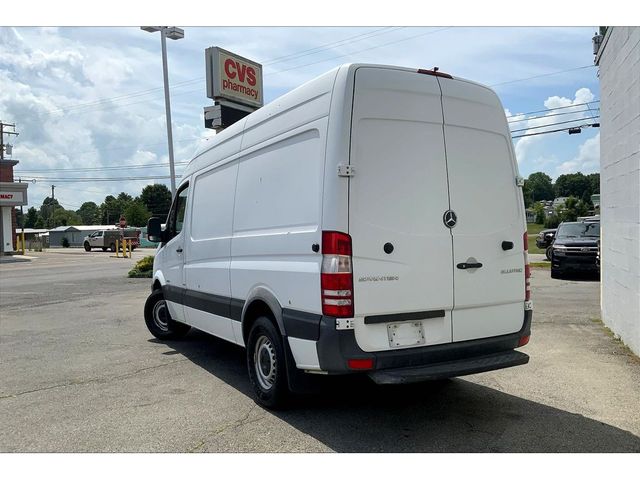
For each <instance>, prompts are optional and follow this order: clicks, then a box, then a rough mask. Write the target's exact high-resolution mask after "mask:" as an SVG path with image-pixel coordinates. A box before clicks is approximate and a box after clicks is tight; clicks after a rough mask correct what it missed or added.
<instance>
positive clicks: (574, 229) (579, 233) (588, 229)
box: [556, 223, 600, 238]
mask: <svg viewBox="0 0 640 480" xmlns="http://www.w3.org/2000/svg"><path fill="white" fill-rule="evenodd" d="M556 237H557V238H577V237H595V238H599V237H600V224H599V223H564V224H562V225H560V226H559V227H558V233H557V234H556Z"/></svg>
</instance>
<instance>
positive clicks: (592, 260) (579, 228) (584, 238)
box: [551, 222, 600, 278]
mask: <svg viewBox="0 0 640 480" xmlns="http://www.w3.org/2000/svg"><path fill="white" fill-rule="evenodd" d="M599 239H600V223H599V222H564V223H561V224H560V226H559V227H558V231H557V232H556V237H555V240H554V242H553V245H552V246H551V278H561V277H562V276H563V275H564V274H565V273H566V272H568V271H578V272H599V270H600V267H599V266H598V263H597V262H596V258H597V255H598V240H599Z"/></svg>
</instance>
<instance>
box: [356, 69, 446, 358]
mask: <svg viewBox="0 0 640 480" xmlns="http://www.w3.org/2000/svg"><path fill="white" fill-rule="evenodd" d="M350 163H351V165H352V167H353V168H354V172H355V173H354V175H353V177H351V178H350V181H349V185H350V186H349V188H350V190H349V234H350V235H351V237H352V246H353V282H354V306H355V322H354V324H355V326H354V328H355V337H356V341H357V342H358V345H359V346H360V348H362V349H363V350H365V351H380V350H390V349H394V348H408V347H412V346H420V345H433V344H439V343H446V342H451V338H452V334H451V309H452V307H453V272H452V238H451V232H450V231H449V229H448V228H446V227H445V226H444V224H443V220H442V218H443V214H444V212H445V211H446V210H448V208H449V197H448V188H447V169H446V161H445V150H444V138H443V118H442V105H441V95H440V88H439V86H438V82H437V80H436V78H435V77H432V76H427V75H421V74H418V73H416V72H411V71H404V70H394V69H383V68H369V67H360V68H358V69H357V70H356V73H355V90H354V101H353V114H352V137H351V150H350ZM409 320H412V321H413V322H408V323H405V324H404V325H399V326H398V329H399V330H398V331H400V330H402V332H401V334H400V335H399V336H398V341H397V342H396V341H394V340H392V337H391V336H390V335H391V333H390V328H393V325H391V326H389V324H390V323H391V324H394V323H397V322H403V321H409ZM416 322H418V323H420V324H421V326H422V331H423V333H424V339H420V337H419V333H417V332H418V331H419V328H418V329H416V328H413V327H411V326H410V324H411V323H416ZM412 341H415V344H411V342H412Z"/></svg>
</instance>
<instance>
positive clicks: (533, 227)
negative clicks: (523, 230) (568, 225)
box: [527, 223, 546, 236]
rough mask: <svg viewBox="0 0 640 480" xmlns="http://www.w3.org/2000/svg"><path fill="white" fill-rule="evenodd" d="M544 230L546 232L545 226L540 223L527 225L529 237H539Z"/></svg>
mask: <svg viewBox="0 0 640 480" xmlns="http://www.w3.org/2000/svg"><path fill="white" fill-rule="evenodd" d="M542 230H546V229H545V228H544V225H541V224H539V223H527V233H528V234H529V236H531V235H538V234H539V233H540V232H541V231H542Z"/></svg>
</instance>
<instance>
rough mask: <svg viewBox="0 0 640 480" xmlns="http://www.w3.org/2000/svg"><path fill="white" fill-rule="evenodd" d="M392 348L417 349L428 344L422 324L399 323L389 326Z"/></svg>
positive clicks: (389, 324) (388, 331) (388, 332)
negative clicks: (418, 346)
mask: <svg viewBox="0 0 640 480" xmlns="http://www.w3.org/2000/svg"><path fill="white" fill-rule="evenodd" d="M387 334H388V336H389V346H390V347H391V348H400V347H415V346H417V345H424V344H425V343H426V340H425V337H424V328H423V327H422V322H398V323H388V324H387Z"/></svg>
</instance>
